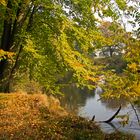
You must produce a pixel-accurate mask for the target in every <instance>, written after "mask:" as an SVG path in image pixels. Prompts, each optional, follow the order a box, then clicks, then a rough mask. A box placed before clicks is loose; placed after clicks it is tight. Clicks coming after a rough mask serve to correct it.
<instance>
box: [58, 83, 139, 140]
mask: <svg viewBox="0 0 140 140" xmlns="http://www.w3.org/2000/svg"><path fill="white" fill-rule="evenodd" d="M63 92H64V93H65V96H64V97H63V98H61V104H62V106H63V107H65V108H66V109H67V110H69V111H70V112H73V113H76V114H78V115H79V116H82V117H85V118H88V119H90V120H91V118H92V117H93V115H95V121H97V122H98V121H105V120H107V119H108V118H110V117H111V116H112V115H113V114H114V113H115V112H116V110H117V109H118V108H119V106H120V104H122V109H121V111H120V113H119V115H125V114H129V116H130V117H129V119H130V121H129V123H128V124H127V125H126V126H125V127H123V126H122V125H121V124H120V123H119V119H117V118H115V119H114V120H113V122H112V123H111V124H107V123H100V126H101V128H102V129H103V131H105V132H108V133H109V132H113V131H115V130H119V131H125V132H129V133H133V134H135V135H136V137H137V139H140V126H139V124H138V122H137V118H136V116H135V113H134V111H133V110H132V107H131V106H130V104H128V103H126V102H125V101H124V100H123V99H122V100H120V101H113V100H107V101H106V100H99V99H100V94H102V89H101V88H100V87H97V88H96V90H95V91H89V90H88V89H83V90H81V89H79V88H76V87H75V86H74V85H73V86H67V87H65V88H64V89H63ZM138 111H139V109H138ZM138 115H139V116H140V112H138Z"/></svg>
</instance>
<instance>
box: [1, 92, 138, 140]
mask: <svg viewBox="0 0 140 140" xmlns="http://www.w3.org/2000/svg"><path fill="white" fill-rule="evenodd" d="M99 126H100V125H99V124H97V123H96V122H95V121H91V120H87V119H85V118H83V117H80V116H76V115H72V114H71V113H68V112H67V111H66V110H64V109H63V108H62V107H61V106H60V102H59V100H58V99H56V98H54V97H53V96H46V95H44V94H32V95H29V94H26V93H11V94H3V93H1V94H0V139H5V140H8V139H9V140H15V139H20V140H25V139H30V140H35V139H42V140H115V139H117V140H118V139H119V140H135V136H134V135H132V134H127V133H123V132H119V131H116V132H113V133H110V134H107V133H105V132H103V131H102V130H101V129H100V127H99Z"/></svg>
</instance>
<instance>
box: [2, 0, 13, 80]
mask: <svg viewBox="0 0 140 140" xmlns="http://www.w3.org/2000/svg"><path fill="white" fill-rule="evenodd" d="M11 8H12V4H11V0H8V4H7V10H6V13H5V20H4V28H3V34H2V39H1V46H0V49H2V50H4V51H9V49H10V42H11V41H10V40H11V30H12V18H11V17H10V13H9V10H11ZM9 17H10V18H9ZM6 65H7V60H6V59H3V60H1V61H0V80H2V79H3V78H4V70H5V68H6Z"/></svg>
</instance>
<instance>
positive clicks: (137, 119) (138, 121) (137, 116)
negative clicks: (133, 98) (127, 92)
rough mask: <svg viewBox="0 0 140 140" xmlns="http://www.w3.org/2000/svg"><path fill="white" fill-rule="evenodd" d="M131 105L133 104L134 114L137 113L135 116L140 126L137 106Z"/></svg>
mask: <svg viewBox="0 0 140 140" xmlns="http://www.w3.org/2000/svg"><path fill="white" fill-rule="evenodd" d="M130 104H131V107H132V109H133V110H134V112H135V115H136V117H137V121H138V123H139V125H140V119H139V116H138V113H137V110H136V108H135V106H134V105H133V104H132V103H131V102H130Z"/></svg>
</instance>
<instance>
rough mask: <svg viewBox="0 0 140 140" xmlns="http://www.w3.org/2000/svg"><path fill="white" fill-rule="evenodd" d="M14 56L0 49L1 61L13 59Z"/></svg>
mask: <svg viewBox="0 0 140 140" xmlns="http://www.w3.org/2000/svg"><path fill="white" fill-rule="evenodd" d="M13 55H15V53H13V52H7V51H4V50H2V49H0V60H2V59H7V58H10V59H11V58H12V57H13Z"/></svg>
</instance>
